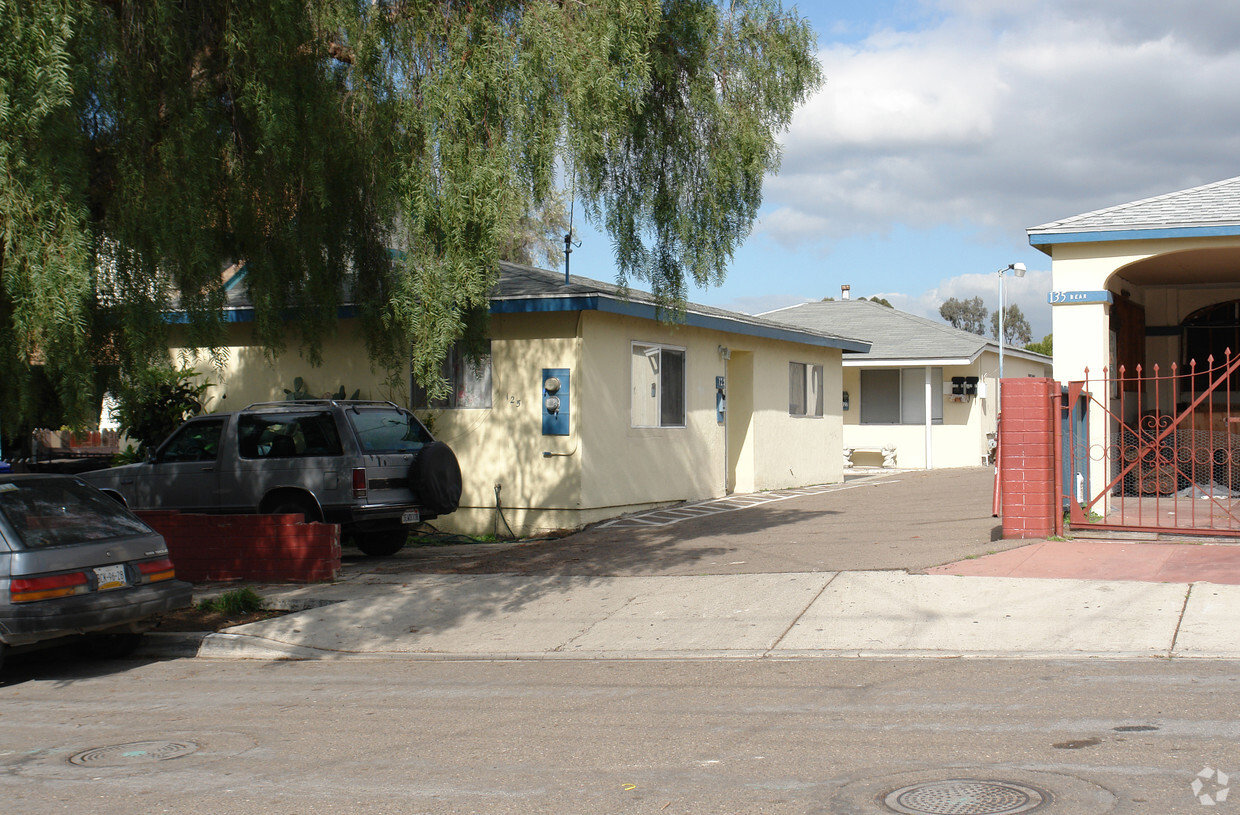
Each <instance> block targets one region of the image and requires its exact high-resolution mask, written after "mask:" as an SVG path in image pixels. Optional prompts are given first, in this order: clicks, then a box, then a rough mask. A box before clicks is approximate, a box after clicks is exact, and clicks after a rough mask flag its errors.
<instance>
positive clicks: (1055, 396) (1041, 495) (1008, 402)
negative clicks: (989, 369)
mask: <svg viewBox="0 0 1240 815" xmlns="http://www.w3.org/2000/svg"><path fill="white" fill-rule="evenodd" d="M1001 390H1002V394H1003V396H1002V405H1001V411H1002V412H1001V413H1000V414H999V491H1000V500H1001V503H1002V514H1003V537H1005V538H1047V537H1050V536H1051V535H1053V534H1055V515H1056V513H1057V512H1060V511H1061V510H1060V508H1059V506H1058V501H1056V499H1055V420H1056V417H1057V415H1058V413H1059V410H1058V404H1059V391H1060V387H1059V384H1058V383H1057V382H1055V380H1053V379H1047V378H1036V379H1004V380H1003V385H1002V389H1001Z"/></svg>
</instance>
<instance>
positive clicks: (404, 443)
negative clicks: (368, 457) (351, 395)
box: [347, 407, 433, 453]
mask: <svg viewBox="0 0 1240 815" xmlns="http://www.w3.org/2000/svg"><path fill="white" fill-rule="evenodd" d="M347 415H348V417H349V419H350V420H351V421H352V422H353V429H354V430H356V431H357V439H358V442H360V443H361V445H362V450H363V451H365V452H367V453H391V452H408V451H413V450H420V449H422V445H424V444H430V443H431V441H433V439H431V434H430V433H427V432H426V428H425V427H423V426H422V423H421V422H419V421H418V420H417V419H416V418H415V417H414V415H413V414H412V413H406V412H405V411H403V410H398V409H396V408H358V407H351V408H349V409H348V411H347Z"/></svg>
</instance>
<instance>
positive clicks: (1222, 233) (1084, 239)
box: [1029, 224, 1240, 254]
mask: <svg viewBox="0 0 1240 815" xmlns="http://www.w3.org/2000/svg"><path fill="white" fill-rule="evenodd" d="M1236 236H1240V224H1228V225H1226V226H1168V227H1157V228H1151V229H1119V230H1113V231H1110V232H1107V231H1096V232H1041V233H1038V234H1037V235H1030V236H1029V245H1030V246H1035V247H1038V248H1041V247H1043V246H1054V245H1056V244H1061V243H1103V242H1106V241H1131V240H1146V241H1150V240H1162V239H1166V238H1234V237H1236ZM1042 251H1046V250H1044V249H1043V250H1042ZM1047 254H1049V252H1048V253H1047Z"/></svg>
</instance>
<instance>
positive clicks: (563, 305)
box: [491, 296, 599, 314]
mask: <svg viewBox="0 0 1240 815" xmlns="http://www.w3.org/2000/svg"><path fill="white" fill-rule="evenodd" d="M598 303H599V298H598V297H587V296H577V297H571V296H570V297H529V298H521V299H518V300H492V301H491V313H492V314H542V313H545V312H551V311H597V310H598Z"/></svg>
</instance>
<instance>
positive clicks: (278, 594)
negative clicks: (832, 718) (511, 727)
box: [144, 572, 1240, 659]
mask: <svg viewBox="0 0 1240 815" xmlns="http://www.w3.org/2000/svg"><path fill="white" fill-rule="evenodd" d="M259 590H260V593H262V594H263V595H264V597H266V598H267V599H268V600H269V601H270V602H271V603H272V604H273V605H275V606H280V605H284V606H285V607H293V608H297V607H305V606H315V607H311V608H306V610H304V611H299V612H296V613H293V614H289V615H286V616H283V617H279V618H275V619H271V620H266V621H263V622H258V623H251V624H249V625H244V626H239V627H236V628H232V629H229V630H228V631H226V632H221V633H213V634H209V635H206V636H200V637H195V638H191V639H188V640H187V639H186V636H187V635H173V634H158V633H155V634H152V635H150V636H149V639H150V640H151V642H150V644H149V645H147V646H146V647H145V649H144V650H145V652H146V653H148V654H164V655H168V654H179V655H191V654H192V655H196V656H199V657H217V658H229V659H245V658H251V659H335V658H359V657H362V658H375V659H635V658H721V657H723V658H726V657H743V658H754V657H828V656H831V657H840V656H852V657H857V656H920V657H926V656H932V657H1034V658H1062V657H1072V658H1079V657H1107V658H1134V657H1162V658H1167V657H1181V658H1183V657H1196V658H1240V629H1238V628H1237V627H1236V626H1235V625H1234V621H1235V620H1236V619H1237V615H1238V614H1240V587H1237V586H1222V585H1215V584H1209V583H1194V584H1178V583H1144V582H1132V581H1123V582H1121V581H1093V580H1045V579H1030V578H995V577H960V576H954V575H910V574H906V573H902V572H830V573H826V572H819V573H799V574H751V575H701V576H651V577H590V576H578V577H572V576H542V577H537V576H530V575H481V576H475V575H468V576H463V575H415V576H408V575H397V576H384V575H380V574H368V575H365V576H364V577H363V578H359V579H355V580H351V581H349V582H346V583H340V584H335V585H329V586H307V587H300V588H287V587H286V588H275V587H272V588H267V589H264V588H260V589H259Z"/></svg>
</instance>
